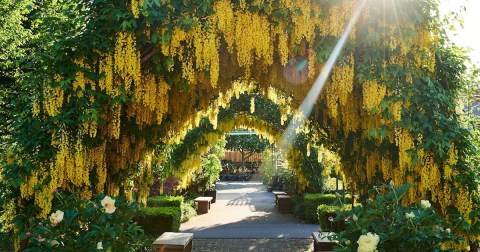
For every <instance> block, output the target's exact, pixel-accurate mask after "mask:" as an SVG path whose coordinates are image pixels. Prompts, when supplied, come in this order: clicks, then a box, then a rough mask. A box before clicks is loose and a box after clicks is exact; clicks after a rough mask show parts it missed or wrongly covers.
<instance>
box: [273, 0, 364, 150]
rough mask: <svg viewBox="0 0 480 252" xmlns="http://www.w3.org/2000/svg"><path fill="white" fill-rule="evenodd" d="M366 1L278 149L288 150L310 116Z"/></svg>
mask: <svg viewBox="0 0 480 252" xmlns="http://www.w3.org/2000/svg"><path fill="white" fill-rule="evenodd" d="M366 2H367V0H362V1H361V2H360V4H359V5H358V7H357V9H356V10H355V13H354V15H353V16H352V18H351V19H350V21H349V22H348V24H347V26H346V27H345V31H343V34H342V36H341V37H340V39H339V40H338V42H337V44H336V45H335V48H334V49H333V51H332V53H331V54H330V56H329V57H328V60H327V63H325V66H324V67H323V69H322V72H321V73H320V75H319V76H318V77H317V79H316V80H315V83H314V84H313V86H312V88H311V89H310V91H308V94H307V96H306V97H305V100H303V102H302V105H300V107H299V108H298V109H297V112H296V114H297V115H300V116H299V117H298V118H293V119H292V121H291V122H290V124H289V125H288V127H287V129H286V130H285V133H284V134H283V137H282V140H281V142H280V150H282V151H286V150H288V147H289V146H291V144H293V142H294V141H295V138H296V131H297V129H299V128H300V127H302V126H303V124H304V123H305V120H306V119H307V118H308V117H309V116H310V113H311V112H312V109H313V106H314V105H315V103H316V102H317V99H318V96H319V95H320V92H321V91H322V88H323V86H324V85H325V82H326V81H327V79H328V76H329V75H330V72H331V71H332V69H333V66H334V64H335V62H336V61H337V59H338V56H339V55H340V53H341V52H342V48H343V46H344V45H345V42H346V41H347V38H348V36H349V35H350V32H351V31H352V28H353V26H354V25H355V23H356V22H357V20H358V17H359V16H360V13H361V12H362V10H363V8H364V7H365V4H366Z"/></svg>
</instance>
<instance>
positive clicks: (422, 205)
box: [420, 200, 432, 209]
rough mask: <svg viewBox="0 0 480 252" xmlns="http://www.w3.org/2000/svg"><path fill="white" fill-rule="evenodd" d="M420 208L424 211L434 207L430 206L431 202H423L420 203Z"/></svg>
mask: <svg viewBox="0 0 480 252" xmlns="http://www.w3.org/2000/svg"><path fill="white" fill-rule="evenodd" d="M420 206H421V207H422V208H423V209H427V208H430V207H431V206H432V204H430V201H428V200H421V201H420Z"/></svg>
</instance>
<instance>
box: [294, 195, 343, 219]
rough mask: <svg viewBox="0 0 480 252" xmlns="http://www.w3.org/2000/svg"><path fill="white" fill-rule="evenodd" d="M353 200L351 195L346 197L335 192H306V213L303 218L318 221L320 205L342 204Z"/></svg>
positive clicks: (304, 199)
mask: <svg viewBox="0 0 480 252" xmlns="http://www.w3.org/2000/svg"><path fill="white" fill-rule="evenodd" d="M350 202H351V197H350V195H346V196H345V197H343V196H341V195H338V196H337V195H335V194H320V193H306V194H304V195H303V205H304V207H305V213H304V216H303V218H304V219H305V220H306V221H307V222H309V223H318V220H319V219H318V217H319V216H318V211H317V209H318V207H319V206H320V205H330V206H335V205H336V206H342V205H344V204H348V203H350Z"/></svg>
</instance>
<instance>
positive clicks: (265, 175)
mask: <svg viewBox="0 0 480 252" xmlns="http://www.w3.org/2000/svg"><path fill="white" fill-rule="evenodd" d="M276 159H277V155H274V154H273V152H272V150H271V149H266V150H265V151H264V152H263V153H262V162H261V163H260V168H259V172H260V175H261V177H262V181H263V184H265V185H267V186H272V184H273V176H274V175H275V174H276V173H277V166H276V163H277V160H276Z"/></svg>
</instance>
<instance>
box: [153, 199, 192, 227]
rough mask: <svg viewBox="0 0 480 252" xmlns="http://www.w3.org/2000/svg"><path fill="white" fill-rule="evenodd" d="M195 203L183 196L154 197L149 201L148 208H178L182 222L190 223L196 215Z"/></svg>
mask: <svg viewBox="0 0 480 252" xmlns="http://www.w3.org/2000/svg"><path fill="white" fill-rule="evenodd" d="M194 205H195V202H193V201H192V200H187V199H185V198H184V197H183V196H175V197H172V196H153V197H149V198H148V199H147V207H178V208H180V210H181V222H186V221H188V220H189V219H190V218H191V217H192V216H195V215H196V211H195V209H194V207H193V206H194Z"/></svg>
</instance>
